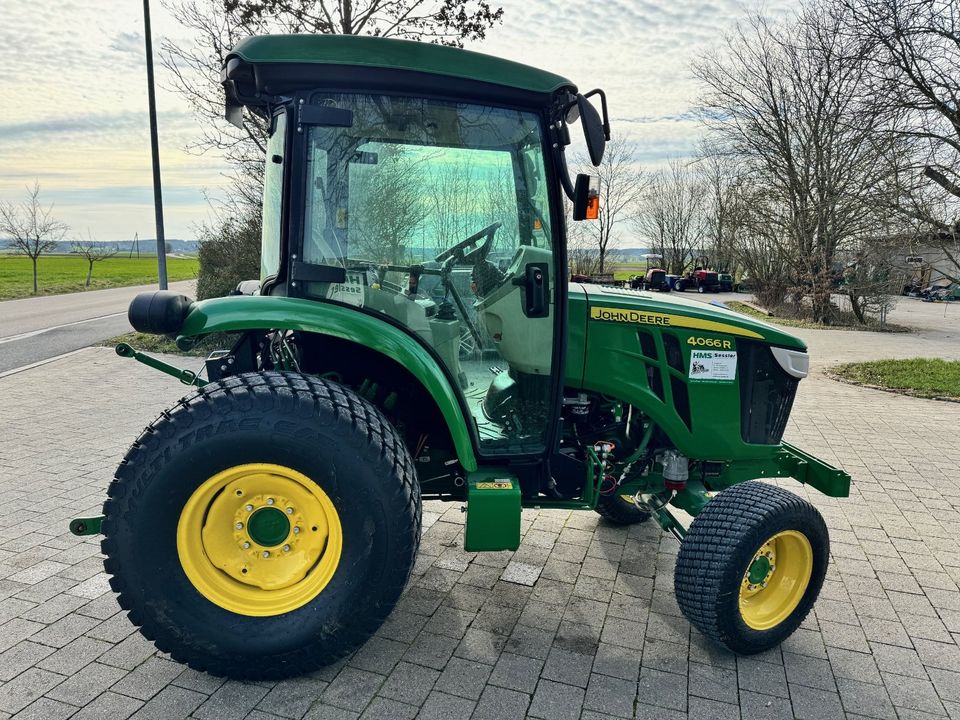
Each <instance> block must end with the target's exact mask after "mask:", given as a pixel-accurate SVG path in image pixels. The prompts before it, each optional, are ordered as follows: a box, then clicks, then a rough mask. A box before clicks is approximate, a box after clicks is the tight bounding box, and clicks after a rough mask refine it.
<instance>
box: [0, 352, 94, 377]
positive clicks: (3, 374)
mask: <svg viewBox="0 0 960 720" xmlns="http://www.w3.org/2000/svg"><path fill="white" fill-rule="evenodd" d="M89 349H90V348H89V347H82V348H80V349H78V350H71V351H70V352H65V353H62V354H60V355H54V356H53V357H51V358H47V359H46V360H38V361H37V362H35V363H30V364H29V365H21V366H20V367H18V368H14V369H13V370H5V371H4V372H0V379H2V378H5V377H7V376H8V375H16V374H17V373H19V372H23V371H24V370H32V369H33V368H35V367H40V366H41V365H46V364H47V363H52V362H53V361H54V360H62V359H63V358H65V357H70V356H71V355H76V354H77V353H82V352H83V351H84V350H89Z"/></svg>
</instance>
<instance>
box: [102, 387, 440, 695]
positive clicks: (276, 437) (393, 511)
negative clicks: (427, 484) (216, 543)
mask: <svg viewBox="0 0 960 720" xmlns="http://www.w3.org/2000/svg"><path fill="white" fill-rule="evenodd" d="M259 464H267V465H259ZM279 466H283V467H284V468H290V469H291V470H292V471H293V473H291V474H292V475H296V476H297V477H300V478H305V479H306V482H307V484H308V488H307V495H305V496H304V497H309V493H310V491H311V489H312V491H313V492H316V493H317V494H319V495H322V496H323V497H324V498H327V499H328V502H329V503H332V505H331V508H332V509H331V513H332V514H333V516H335V517H336V518H338V520H339V525H340V528H342V550H341V551H340V555H339V562H338V563H334V567H335V570H333V574H332V576H331V577H330V578H329V580H328V581H327V582H326V583H325V584H324V585H323V586H322V589H321V590H320V591H319V593H318V594H315V596H313V595H311V594H310V593H308V594H307V595H306V596H305V599H304V600H302V602H301V603H300V605H299V606H297V607H294V609H292V610H289V611H285V610H284V611H281V610H276V611H272V610H271V611H270V612H268V613H267V616H259V617H258V616H253V615H252V614H248V613H241V612H233V611H231V610H229V609H226V608H225V607H223V606H221V605H219V604H217V603H216V602H214V601H211V600H209V599H207V596H206V594H201V592H200V591H199V590H198V587H200V586H199V585H197V584H196V583H194V582H193V581H192V580H191V578H190V577H188V575H187V570H186V569H185V568H187V567H189V565H188V564H187V563H184V562H183V561H182V557H183V556H182V555H181V554H180V553H178V542H179V541H180V540H181V539H182V538H181V536H180V535H178V532H180V533H182V523H181V528H180V530H178V523H179V522H180V517H181V512H185V510H184V508H185V507H186V506H187V505H188V503H189V502H190V501H192V498H193V497H195V496H196V495H195V494H196V493H197V492H198V490H197V489H198V487H200V486H201V485H202V484H203V483H204V482H205V481H207V480H208V479H210V478H215V477H216V476H217V474H218V473H223V472H224V471H225V469H228V468H231V467H240V468H244V467H279ZM268 479H269V478H268ZM251 482H252V481H251ZM313 484H315V485H313ZM237 488H238V489H236V490H231V492H235V494H236V495H238V496H239V495H240V494H241V490H240V489H239V486H237ZM316 488H319V491H317V490H316ZM221 494H222V495H223V496H227V495H228V494H229V493H228V492H227V491H223V492H222V493H221ZM263 497H265V496H263ZM261 499H262V498H261ZM266 502H270V503H271V504H272V499H271V500H267V501H266ZM333 508H335V509H333ZM291 510H292V508H288V509H287V512H288V513H289V512H290V511H291ZM240 511H242V509H241V510H240ZM270 512H273V513H274V514H275V515H277V516H279V517H274V518H273V520H276V521H277V522H278V523H279V524H280V526H282V524H283V520H282V517H283V516H282V513H278V512H277V511H276V510H271V511H270ZM104 515H105V516H106V517H105V520H104V522H103V532H104V535H105V538H104V540H103V543H102V549H103V552H104V554H105V555H106V560H105V563H104V564H105V567H106V570H107V572H108V573H109V574H110V575H111V576H112V577H111V579H110V585H111V587H112V588H113V589H114V591H116V592H117V593H118V594H119V602H120V605H121V606H122V607H123V608H124V609H125V610H127V611H129V614H130V620H131V621H132V622H133V623H134V624H136V625H138V626H140V630H141V632H142V633H143V634H144V635H145V636H146V637H147V638H148V639H150V640H153V641H154V642H155V643H156V645H157V647H158V648H160V649H161V650H163V651H164V652H169V653H170V654H171V655H172V656H173V658H174V659H175V660H178V661H180V662H183V663H186V664H187V665H189V666H190V667H193V668H195V669H197V670H203V671H207V672H210V673H213V674H217V675H228V676H230V677H233V678H248V679H255V678H269V679H275V678H282V677H288V676H293V675H302V674H304V673H307V672H310V671H312V670H316V669H317V668H318V667H321V666H323V665H326V664H329V663H332V662H334V661H336V660H337V659H339V658H341V657H343V656H344V655H346V654H347V653H349V652H350V651H352V650H354V649H355V648H357V647H358V646H359V645H361V644H362V643H363V642H364V641H365V640H366V639H367V638H369V637H370V635H372V634H373V633H374V632H375V631H376V630H377V628H378V627H380V625H381V624H382V623H383V621H384V620H385V619H386V617H387V615H389V613H390V611H391V610H392V609H393V607H394V605H395V604H396V602H397V599H398V598H399V596H400V593H401V591H402V590H403V588H404V586H405V584H406V582H407V579H408V577H409V575H410V571H411V569H412V567H413V563H414V559H415V556H416V552H417V548H418V546H419V541H420V527H421V520H420V517H421V503H420V489H419V485H418V483H417V479H416V474H415V471H414V466H413V461H412V459H411V457H410V453H409V452H408V451H407V449H406V447H405V446H404V444H403V442H402V440H401V438H400V437H399V435H398V434H397V432H396V431H395V430H394V428H393V427H391V426H390V424H389V423H388V422H387V420H386V419H385V418H384V417H383V415H381V414H380V412H379V411H378V410H377V409H376V408H375V407H373V405H371V404H370V403H368V402H367V401H365V400H363V399H361V398H360V397H359V396H357V395H356V394H355V393H353V392H351V391H350V390H348V389H347V388H345V387H343V386H341V385H338V384H336V383H333V382H329V381H327V380H322V379H319V378H316V377H310V376H305V375H300V374H293V373H247V374H243V375H237V376H233V377H229V378H226V379H224V380H222V381H219V382H214V383H210V384H208V385H206V386H205V387H203V388H202V389H200V390H198V391H197V392H194V393H192V394H191V395H189V396H187V397H185V398H184V399H183V400H181V401H180V402H179V403H177V405H175V406H174V407H173V408H172V409H171V410H169V411H166V412H164V413H163V414H162V415H161V416H160V417H159V418H158V419H157V420H156V421H155V422H154V423H153V424H152V425H150V426H149V427H148V428H147V429H146V430H145V431H144V432H143V434H142V435H141V436H140V438H139V439H138V440H137V441H136V442H135V443H134V444H133V446H132V447H131V449H130V451H129V452H128V453H127V455H126V457H125V458H124V460H123V462H122V464H121V465H120V467H119V469H118V470H117V473H116V478H115V480H114V481H113V482H112V483H111V485H110V488H109V499H108V500H107V501H106V503H105V505H104ZM211 517H212V515H211ZM231 517H232V516H231ZM204 522H205V523H206V522H207V521H206V520H204ZM223 524H224V525H225V526H226V528H225V530H224V534H225V535H226V536H227V542H226V544H223V545H221V547H226V548H227V552H228V553H232V552H233V550H232V548H233V545H232V544H231V543H232V539H231V537H230V536H229V533H230V532H231V531H232V530H231V528H232V527H233V524H232V522H226V523H223ZM253 524H254V523H253V522H249V523H247V525H248V527H250V528H252V527H253ZM309 525H310V523H309V522H307V527H305V528H304V530H306V531H307V532H306V533H304V534H303V535H306V534H309V531H310V527H309ZM236 526H237V527H239V526H240V523H237V524H236ZM276 526H277V525H276V523H274V526H273V527H272V528H267V529H268V530H269V531H270V532H273V536H274V539H272V540H267V541H265V542H266V543H267V544H269V543H276V542H284V541H281V540H277V539H276V538H279V537H280V535H281V534H282V533H283V528H282V527H281V528H280V533H279V534H277V532H276ZM217 527H218V528H219V526H217ZM313 530H314V531H316V530H317V528H316V527H314V528H313ZM206 532H207V527H206V525H205V526H204V533H206ZM238 532H239V531H238ZM261 532H264V531H263V530H262V529H261ZM291 532H292V530H291ZM250 533H251V535H252V534H253V530H252V529H251V530H250ZM303 535H300V536H297V537H303ZM263 537H269V533H265V534H264V535H263ZM289 537H290V541H292V540H293V538H294V536H292V535H291V536H289ZM330 537H333V536H332V535H331V536H330ZM203 538H204V539H203V545H204V548H205V549H204V551H203V552H208V551H207V549H206V543H207V539H206V538H207V536H206V534H204V535H203ZM293 549H294V550H295V549H296V548H293ZM282 550H283V551H284V552H287V555H286V557H294V553H291V552H289V550H288V548H286V547H284V548H283V549H282ZM323 552H325V550H323ZM280 553H281V549H280V548H279V547H277V548H276V552H275V553H274V554H275V555H276V556H280ZM255 554H256V548H254V555H255ZM200 557H201V558H202V557H204V556H203V554H202V553H201V555H200ZM211 557H212V556H211ZM281 557H283V556H281ZM250 562H251V565H252V564H253V563H255V562H257V561H256V559H255V558H254V559H253V560H251V561H250ZM214 564H215V563H214ZM270 567H271V566H266V568H267V569H265V570H264V572H266V573H269V572H271V570H270ZM272 567H281V566H280V565H274V566H272ZM243 572H247V570H246V569H244V570H243ZM212 576H213V577H214V581H215V582H217V581H218V580H217V578H219V576H218V575H217V571H216V569H214V570H213V571H212ZM231 582H234V581H233V580H231V579H228V580H227V581H226V584H225V585H224V586H225V587H227V588H228V592H229V588H230V587H231V585H230V583H231ZM233 587H237V588H242V591H243V592H250V588H249V587H247V586H244V585H242V584H241V585H235V586H233ZM238 592H239V591H238ZM253 592H254V595H255V596H256V595H258V593H259V592H260V591H259V589H257V588H254V589H253ZM225 604H227V605H230V604H232V603H230V602H227V603H225Z"/></svg>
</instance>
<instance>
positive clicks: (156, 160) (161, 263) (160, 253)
mask: <svg viewBox="0 0 960 720" xmlns="http://www.w3.org/2000/svg"><path fill="white" fill-rule="evenodd" d="M143 35H144V38H145V41H146V42H145V44H146V52H147V103H148V105H149V110H150V151H151V153H152V155H153V211H154V214H155V215H156V220H157V274H158V275H159V278H160V289H161V290H166V289H167V243H166V240H165V239H164V237H163V193H162V192H161V189H160V143H159V141H158V139H157V94H156V92H155V90H154V84H153V38H152V37H151V32H150V0H143Z"/></svg>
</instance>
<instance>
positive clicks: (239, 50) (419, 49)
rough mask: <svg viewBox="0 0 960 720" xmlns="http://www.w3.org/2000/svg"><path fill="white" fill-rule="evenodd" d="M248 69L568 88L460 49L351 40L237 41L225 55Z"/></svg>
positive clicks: (545, 75) (556, 78)
mask: <svg viewBox="0 0 960 720" xmlns="http://www.w3.org/2000/svg"><path fill="white" fill-rule="evenodd" d="M232 57H239V58H242V59H243V60H245V61H247V62H248V63H251V64H257V65H260V64H271V63H285V64H290V63H307V64H316V65H350V66H354V67H367V68H384V69H389V70H407V71H412V72H422V73H430V74H434V75H443V76H446V77H456V78H463V79H464V80H475V81H478V82H485V83H493V84H497V85H505V86H507V87H513V88H518V89H521V90H529V91H530V92H534V93H552V92H554V91H555V90H559V89H560V88H564V87H568V88H571V89H572V88H573V87H574V85H573V83H572V82H570V81H569V80H567V79H566V78H564V77H561V76H560V75H555V74H554V73H550V72H546V71H544V70H539V69H537V68H534V67H530V66H529V65H523V64H521V63H517V62H512V61H510V60H504V59H502V58H498V57H493V56H492V55H484V54H483V53H478V52H471V51H469V50H461V49H459V48H451V47H446V46H444V45H434V44H431V43H420V42H410V41H406V40H392V39H385V38H375V37H363V36H355V35H261V36H259V37H251V38H246V39H245V40H242V41H240V42H239V43H237V45H236V46H235V47H234V48H233V50H232V51H231V53H230V54H229V55H228V56H227V60H229V59H230V58H232Z"/></svg>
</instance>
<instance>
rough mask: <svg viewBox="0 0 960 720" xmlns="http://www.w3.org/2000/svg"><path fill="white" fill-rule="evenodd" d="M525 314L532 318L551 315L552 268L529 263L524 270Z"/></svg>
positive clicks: (542, 264)
mask: <svg viewBox="0 0 960 720" xmlns="http://www.w3.org/2000/svg"><path fill="white" fill-rule="evenodd" d="M523 286H524V297H523V314H524V315H526V316H527V317H530V318H541V317H547V316H548V315H550V266H549V265H548V264H547V263H528V264H527V266H526V267H525V268H524V281H523Z"/></svg>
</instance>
